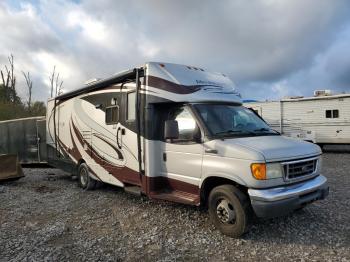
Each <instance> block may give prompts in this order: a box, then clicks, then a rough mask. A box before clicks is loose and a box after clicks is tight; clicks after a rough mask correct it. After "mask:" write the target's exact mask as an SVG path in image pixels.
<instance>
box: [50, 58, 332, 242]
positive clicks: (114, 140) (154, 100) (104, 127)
mask: <svg viewBox="0 0 350 262" xmlns="http://www.w3.org/2000/svg"><path fill="white" fill-rule="evenodd" d="M47 143H48V162H49V164H51V165H53V166H56V167H58V168H61V169H63V170H65V171H67V172H70V173H72V174H77V176H78V178H79V179H78V181H79V185H80V186H81V187H82V188H83V189H85V190H89V189H93V188H94V187H95V186H96V184H98V183H102V182H103V183H108V184H112V185H115V186H119V187H123V188H124V189H125V190H126V191H128V192H132V193H136V194H140V195H145V196H148V197H149V198H151V199H162V200H168V201H173V202H179V203H184V204H188V205H194V206H198V205H203V206H207V207H208V210H209V214H210V218H211V220H212V221H213V223H214V224H215V226H216V227H217V228H218V229H219V230H220V231H221V232H222V233H224V234H226V235H229V236H233V237H238V236H240V235H242V234H243V233H244V232H246V231H247V229H248V226H249V224H250V221H251V217H252V216H253V215H256V216H258V217H271V216H277V215H283V214H286V213H288V212H291V211H293V210H296V209H300V208H302V207H303V206H304V205H306V204H308V203H310V202H312V201H315V200H319V199H324V198H325V197H326V195H327V194H328V186H327V179H326V178H325V177H324V176H322V175H321V162H322V158H321V150H320V148H319V147H318V146H317V145H314V144H311V143H308V142H304V141H299V140H295V139H292V138H286V137H282V136H281V135H280V134H279V133H278V132H276V131H274V130H272V129H271V128H270V127H269V126H268V125H267V124H266V123H265V122H264V121H263V120H262V119H261V118H259V117H258V116H257V115H256V114H255V113H254V112H252V111H251V110H249V109H247V108H245V107H243V106H242V102H241V99H240V96H239V94H238V93H237V91H236V90H235V88H234V84H233V83H232V81H231V80H230V79H229V78H228V77H227V76H226V75H224V74H221V73H212V72H208V71H206V70H204V69H202V68H199V67H193V66H185V65H177V64H169V63H157V62H150V63H146V64H145V65H144V66H142V67H137V68H133V69H131V70H128V71H124V72H122V73H118V74H116V75H113V76H112V77H110V78H108V79H104V80H98V81H96V82H92V83H90V84H88V85H86V86H85V87H83V88H81V89H77V90H75V91H72V92H69V93H65V94H62V95H60V96H58V97H56V98H53V99H51V100H49V102H48V110H47Z"/></svg>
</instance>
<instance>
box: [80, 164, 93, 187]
mask: <svg viewBox="0 0 350 262" xmlns="http://www.w3.org/2000/svg"><path fill="white" fill-rule="evenodd" d="M96 182H97V181H96V180H94V179H93V178H91V177H90V175H89V168H88V166H87V165H86V164H85V163H82V164H81V165H80V166H79V169H78V183H79V186H80V187H81V188H82V189H84V190H92V189H94V188H95V187H96Z"/></svg>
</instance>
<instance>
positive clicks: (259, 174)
mask: <svg viewBox="0 0 350 262" xmlns="http://www.w3.org/2000/svg"><path fill="white" fill-rule="evenodd" d="M251 171H252V175H253V177H254V178H255V179H258V180H266V179H273V178H279V177H282V176H283V170H282V166H281V164H280V163H271V164H265V163H254V164H252V165H251Z"/></svg>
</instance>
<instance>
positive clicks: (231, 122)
mask: <svg viewBox="0 0 350 262" xmlns="http://www.w3.org/2000/svg"><path fill="white" fill-rule="evenodd" d="M194 107H195V108H196V110H197V111H198V113H199V115H200V116H201V118H202V120H203V122H204V123H205V125H206V127H207V128H208V129H209V132H210V133H211V135H212V136H215V137H230V136H233V137H235V136H266V135H279V133H278V132H277V131H275V130H273V129H271V128H270V127H269V126H268V125H267V124H266V123H265V122H264V121H263V120H261V119H260V118H259V117H258V116H257V115H255V113H254V112H252V111H251V110H249V109H247V108H245V107H243V106H235V105H227V104H196V105H194Z"/></svg>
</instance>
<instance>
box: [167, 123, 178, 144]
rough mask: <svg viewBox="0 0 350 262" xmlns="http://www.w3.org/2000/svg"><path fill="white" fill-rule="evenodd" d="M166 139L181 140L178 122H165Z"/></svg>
mask: <svg viewBox="0 0 350 262" xmlns="http://www.w3.org/2000/svg"><path fill="white" fill-rule="evenodd" d="M164 138H165V139H178V138H179V125H178V123H177V121H176V120H167V121H165V125H164Z"/></svg>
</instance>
